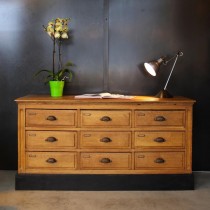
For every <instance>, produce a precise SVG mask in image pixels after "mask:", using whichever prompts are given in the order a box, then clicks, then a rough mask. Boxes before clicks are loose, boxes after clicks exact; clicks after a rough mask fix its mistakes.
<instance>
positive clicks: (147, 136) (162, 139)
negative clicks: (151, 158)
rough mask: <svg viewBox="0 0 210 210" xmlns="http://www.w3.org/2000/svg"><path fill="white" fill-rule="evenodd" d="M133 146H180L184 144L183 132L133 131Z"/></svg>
mask: <svg viewBox="0 0 210 210" xmlns="http://www.w3.org/2000/svg"><path fill="white" fill-rule="evenodd" d="M134 146H135V147H150V148H151V147H154V148H156V147H161V148H164V147H180V148H183V147H184V146H185V132H152V131H151V132H148V131H147V132H135V140H134Z"/></svg>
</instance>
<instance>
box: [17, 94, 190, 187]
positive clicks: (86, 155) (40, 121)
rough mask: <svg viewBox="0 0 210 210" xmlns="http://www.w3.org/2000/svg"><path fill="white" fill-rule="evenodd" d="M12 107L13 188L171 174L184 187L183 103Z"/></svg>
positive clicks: (186, 130) (35, 99)
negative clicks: (34, 181) (14, 134)
mask: <svg viewBox="0 0 210 210" xmlns="http://www.w3.org/2000/svg"><path fill="white" fill-rule="evenodd" d="M16 102H17V103H18V174H17V177H16V182H17V186H18V187H17V188H20V189H21V187H20V185H21V184H23V185H24V181H23V180H24V179H25V180H27V181H26V182H25V183H27V182H28V180H29V179H31V180H32V179H33V178H36V179H37V177H36V175H37V176H39V177H40V179H41V178H42V179H43V177H45V178H46V176H48V180H50V177H51V176H50V175H56V174H57V175H59V176H60V175H64V177H66V176H67V175H69V176H68V178H69V177H70V178H71V177H73V178H74V179H75V176H77V177H78V176H79V175H83V176H82V177H83V178H85V177H86V176H84V175H89V176H88V177H90V175H94V177H95V180H97V179H98V177H100V175H103V177H104V176H105V175H114V178H115V179H118V177H119V178H120V177H121V176H120V175H124V176H123V177H126V175H127V177H132V176H131V175H135V176H133V177H132V179H133V178H134V179H135V178H137V179H138V180H139V178H140V177H141V176H140V175H148V177H149V175H152V174H153V175H155V174H156V175H160V174H161V175H170V174H171V175H174V174H176V175H177V176H178V175H184V177H185V178H184V180H183V181H184V182H186V175H189V176H190V177H191V175H192V106H193V103H194V101H193V100H191V99H187V98H183V97H177V98H171V99H157V98H154V97H146V96H136V97H135V98H133V99H74V96H64V97H61V98H52V97H49V96H26V97H22V98H18V99H17V100H16ZM32 175H34V176H32ZM70 175H74V176H70ZM129 175H130V176H129ZM137 175H138V176H137ZM59 176H58V177H59ZM189 176H187V177H189ZM60 177H62V176H60ZM144 177H145V176H144ZM156 177H157V176H156ZM181 177H183V176H181ZM70 178H69V179H70ZM106 178H107V176H106V177H105V179H103V180H106ZM80 179H82V178H80ZM152 179H153V178H152ZM166 179H167V178H166ZM178 179H180V176H179V177H178ZM187 179H188V178H187ZM190 179H191V178H190ZM113 180H114V179H113ZM83 181H84V180H83ZM108 182H109V181H108ZM113 182H114V181H113ZM80 183H82V182H80ZM99 186H100V185H99ZM136 186H138V184H136ZM70 189H71V188H70Z"/></svg>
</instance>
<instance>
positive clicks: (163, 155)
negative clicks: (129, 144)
mask: <svg viewBox="0 0 210 210" xmlns="http://www.w3.org/2000/svg"><path fill="white" fill-rule="evenodd" d="M143 168H150V169H157V168H164V169H168V170H169V169H171V168H181V169H183V168H184V152H159V151H158V152H138V153H136V154H135V169H143Z"/></svg>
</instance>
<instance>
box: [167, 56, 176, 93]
mask: <svg viewBox="0 0 210 210" xmlns="http://www.w3.org/2000/svg"><path fill="white" fill-rule="evenodd" d="M178 57H179V55H178V54H176V58H175V61H174V64H173V66H172V68H171V72H170V74H169V76H168V79H167V81H166V84H165V86H164V90H166V88H167V85H168V82H169V80H170V78H171V75H172V73H173V70H174V67H175V65H176V62H177V59H178ZM170 60H171V59H170Z"/></svg>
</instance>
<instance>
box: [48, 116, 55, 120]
mask: <svg viewBox="0 0 210 210" xmlns="http://www.w3.org/2000/svg"><path fill="white" fill-rule="evenodd" d="M47 120H49V121H55V120H57V118H56V117H55V116H48V117H47Z"/></svg>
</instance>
